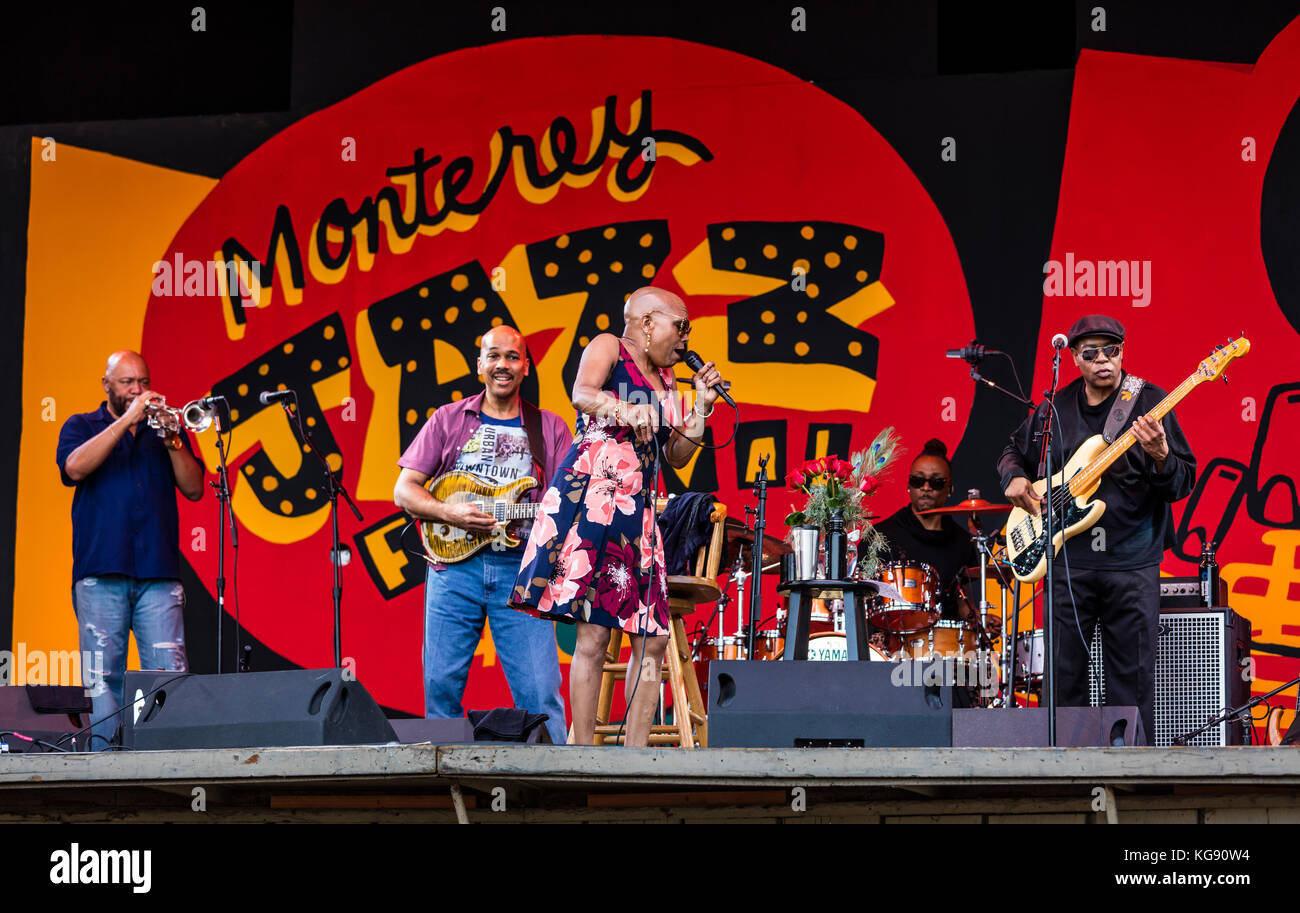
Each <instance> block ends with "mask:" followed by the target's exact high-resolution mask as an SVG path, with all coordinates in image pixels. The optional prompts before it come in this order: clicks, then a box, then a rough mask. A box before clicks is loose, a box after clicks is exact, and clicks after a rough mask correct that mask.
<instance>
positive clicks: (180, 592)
mask: <svg viewBox="0 0 1300 913" xmlns="http://www.w3.org/2000/svg"><path fill="white" fill-rule="evenodd" d="M72 602H73V605H74V606H76V609H77V629H78V631H79V632H80V637H79V640H80V646H81V655H82V656H83V657H92V658H93V659H91V660H89V661H83V663H82V683H83V685H84V686H85V687H86V689H87V690H88V691H89V692H90V700H91V706H92V708H93V709H92V711H91V713H92V714H93V715H92V717H91V719H92V720H101V721H102V722H100V723H98V724H97V725H96V726H95V728H94V729H93V730H92V733H93V735H92V738H91V744H92V747H94V748H100V749H102V748H104V747H105V746H106V745H107V744H108V740H109V739H111V738H112V737H113V733H114V732H116V730H117V727H118V725H119V724H120V723H121V714H118V715H116V716H111V714H113V712H114V711H115V710H117V709H118V708H119V707H121V706H122V680H123V677H124V676H125V675H126V648H127V642H128V640H129V638H130V632H131V631H132V630H134V631H135V642H136V646H137V647H138V648H139V651H140V668H141V669H146V670H148V669H159V670H162V671H164V672H185V671H188V669H189V663H188V662H187V660H186V658H185V630H184V618H183V617H182V613H183V610H184V608H185V590H184V588H183V587H182V586H181V582H180V581H179V580H138V579H136V578H135V577H126V576H123V575H121V574H108V575H105V576H103V577H83V578H81V579H80V580H78V581H77V582H76V583H74V584H73V585H72ZM88 669H89V670H92V671H87V670H88ZM128 712H129V711H128ZM105 717H107V719H105ZM94 736H102V737H103V740H102V741H101V740H100V739H97V738H94Z"/></svg>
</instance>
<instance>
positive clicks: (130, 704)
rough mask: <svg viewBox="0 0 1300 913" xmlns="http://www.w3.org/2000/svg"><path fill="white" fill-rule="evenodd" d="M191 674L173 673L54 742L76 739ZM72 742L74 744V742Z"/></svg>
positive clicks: (102, 737)
mask: <svg viewBox="0 0 1300 913" xmlns="http://www.w3.org/2000/svg"><path fill="white" fill-rule="evenodd" d="M192 675H194V673H193V672H181V673H180V674H178V675H173V676H172V677H171V678H169V679H167V681H165V682H163V683H162V684H160V685H156V686H154V688H153V690H151V691H150V692H149V693H148V694H142V695H140V696H139V697H138V698H132V699H131V700H130V701H127V702H125V703H123V704H122V706H121V707H118V708H117V709H116V710H114V711H113V712H112V713H110V714H109V715H108V716H106V717H102V718H100V719H98V720H94V721H92V722H91V723H90V725H89V726H83V727H82V728H80V729H78V730H77V731H76V732H69V733H66V734H64V735H61V736H59V738H58V741H57V742H56V743H55V744H62V743H63V742H65V741H67V740H68V739H76V737H77V736H79V735H81V734H82V733H83V732H87V731H89V730H91V729H94V728H95V727H96V726H98V725H99V724H100V723H103V722H105V721H106V720H111V719H112V718H113V717H115V716H117V715H118V714H120V713H121V712H122V711H123V710H127V709H128V708H131V707H134V706H135V705H136V704H138V703H140V702H141V701H143V700H144V699H145V698H148V697H153V695H155V694H157V693H158V692H159V691H161V690H162V689H163V688H166V687H167V686H168V685H170V684H171V683H172V682H175V681H180V680H181V679H183V678H189V677H191V676H192ZM124 687H125V686H124ZM125 697H126V695H125V694H123V698H125ZM99 738H101V739H104V736H102V735H101V736H99ZM104 740H105V741H106V742H109V744H110V745H111V744H112V742H111V741H109V740H108V739H104ZM90 742H91V744H92V745H93V744H94V742H95V740H94V738H93V737H92V738H91V740H90ZM73 744H76V743H75V742H74V743H73Z"/></svg>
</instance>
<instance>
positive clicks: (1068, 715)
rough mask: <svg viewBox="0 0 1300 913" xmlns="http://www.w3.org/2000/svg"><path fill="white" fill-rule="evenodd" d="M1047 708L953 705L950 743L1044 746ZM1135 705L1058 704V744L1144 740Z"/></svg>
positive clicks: (1080, 745) (1132, 743) (1095, 745)
mask: <svg viewBox="0 0 1300 913" xmlns="http://www.w3.org/2000/svg"><path fill="white" fill-rule="evenodd" d="M1047 741H1048V739H1047V709H1046V708H1040V707H1017V708H1015V709H1012V710H1006V709H1002V710H986V709H979V710H954V711H953V714H952V745H953V747H954V748H1044V747H1046V746H1047ZM1146 744H1147V739H1146V733H1145V732H1144V731H1143V730H1142V716H1141V714H1139V713H1138V709H1137V708H1136V707H1057V708H1056V746H1057V747H1058V748H1121V747H1132V746H1141V745H1146Z"/></svg>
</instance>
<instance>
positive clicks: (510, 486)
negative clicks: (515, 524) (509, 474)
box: [418, 470, 538, 564]
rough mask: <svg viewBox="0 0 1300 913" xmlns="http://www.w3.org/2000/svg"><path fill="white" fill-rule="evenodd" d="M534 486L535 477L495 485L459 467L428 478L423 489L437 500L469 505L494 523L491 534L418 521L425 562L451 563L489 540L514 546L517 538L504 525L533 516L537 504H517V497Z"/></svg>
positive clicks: (465, 556)
mask: <svg viewBox="0 0 1300 913" xmlns="http://www.w3.org/2000/svg"><path fill="white" fill-rule="evenodd" d="M536 487H537V480H536V479H534V478H532V477H531V476H525V477H523V478H521V479H516V480H515V481H513V482H508V483H506V484H504V485H497V484H495V483H493V482H489V481H488V480H486V479H483V478H480V477H479V476H476V475H473V474H471V473H468V472H461V471H459V470H453V471H451V472H445V473H443V474H442V475H440V476H438V478H436V479H431V480H429V482H428V484H426V485H425V488H427V489H428V490H429V494H431V495H433V496H434V497H435V498H437V499H438V500H439V501H443V502H445V503H447V504H473V505H474V506H475V507H477V508H478V509H479V510H481V511H483V513H485V514H488V515H490V516H491V517H492V518H493V519H494V520H496V521H497V526H496V527H495V528H494V529H493V530H492V532H491V533H489V534H486V535H482V534H479V533H472V532H470V531H469V530H465V529H461V528H460V527H459V526H452V525H451V524H450V523H440V522H437V521H435V520H420V521H419V524H418V525H419V528H420V542H421V543H422V544H423V545H424V553H425V555H426V556H427V558H428V560H429V562H430V563H432V564H455V563H456V562H457V561H464V560H465V559H466V558H468V557H470V556H471V555H473V554H475V553H476V552H478V551H479V550H480V549H482V548H483V547H484V546H487V545H490V544H492V543H493V542H499V543H500V544H501V547H502V548H514V547H515V546H516V545H518V544H519V540H518V539H516V538H514V537H513V536H511V535H510V534H509V533H507V532H506V530H507V529H508V527H507V524H508V523H509V522H510V521H511V520H531V519H532V518H533V517H535V516H536V515H537V508H538V505H537V504H535V503H532V502H522V503H521V502H520V500H519V499H520V498H521V497H523V495H524V493H525V492H527V491H529V490H530V489H533V488H536Z"/></svg>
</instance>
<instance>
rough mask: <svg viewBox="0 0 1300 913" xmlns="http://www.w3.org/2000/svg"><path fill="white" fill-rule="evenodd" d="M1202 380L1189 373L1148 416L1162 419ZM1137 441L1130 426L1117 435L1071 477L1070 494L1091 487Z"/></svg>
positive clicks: (1195, 374) (1074, 494) (1078, 493)
mask: <svg viewBox="0 0 1300 913" xmlns="http://www.w3.org/2000/svg"><path fill="white" fill-rule="evenodd" d="M1202 380H1204V378H1203V377H1201V376H1200V375H1199V374H1197V373H1196V372H1192V373H1191V374H1189V375H1188V376H1187V379H1186V380H1184V381H1183V382H1182V383H1181V384H1179V385H1178V386H1177V387H1175V388H1174V390H1173V391H1172V392H1171V393H1170V394H1169V395H1168V396H1166V397H1165V398H1164V399H1162V400H1161V401H1160V402H1159V403H1157V404H1156V406H1155V408H1154V409H1152V410H1151V411H1150V412H1148V413H1147V418H1150V419H1153V420H1155V421H1157V422H1158V421H1160V420H1161V419H1162V418H1164V417H1165V415H1166V414H1167V413H1168V412H1170V411H1171V410H1172V409H1173V408H1174V406H1177V405H1178V403H1179V402H1180V401H1181V400H1182V398H1183V397H1184V396H1186V395H1187V394H1188V393H1191V392H1192V390H1193V389H1195V388H1196V386H1197V385H1198V384H1199V383H1200V382H1201V381H1202ZM1135 443H1137V436H1136V435H1134V434H1133V429H1132V428H1129V429H1128V430H1126V431H1125V432H1124V433H1123V434H1121V435H1120V436H1119V437H1117V438H1116V439H1115V442H1114V443H1112V444H1111V445H1110V446H1109V447H1107V448H1106V449H1105V450H1103V451H1102V452H1101V453H1099V454H1097V456H1096V458H1095V459H1093V461H1092V462H1091V463H1089V464H1088V465H1087V466H1085V467H1084V468H1083V469H1081V470H1080V471H1079V472H1078V474H1077V475H1075V477H1074V478H1072V479H1070V481H1069V484H1068V485H1067V487H1068V488H1069V490H1070V494H1071V495H1073V496H1076V497H1077V496H1078V495H1081V494H1083V493H1084V492H1086V491H1088V490H1089V489H1091V488H1092V486H1093V485H1094V484H1095V483H1096V482H1097V480H1098V479H1100V478H1101V474H1102V473H1103V472H1105V471H1106V470H1107V469H1109V468H1110V466H1111V464H1112V463H1114V462H1115V461H1116V460H1118V459H1119V458H1120V457H1122V456H1123V455H1124V454H1125V453H1126V452H1127V451H1128V449H1129V448H1130V447H1132V446H1133V445H1134V444H1135Z"/></svg>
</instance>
